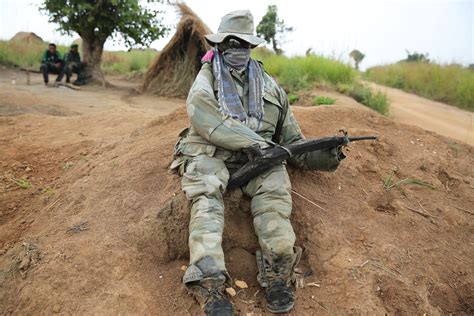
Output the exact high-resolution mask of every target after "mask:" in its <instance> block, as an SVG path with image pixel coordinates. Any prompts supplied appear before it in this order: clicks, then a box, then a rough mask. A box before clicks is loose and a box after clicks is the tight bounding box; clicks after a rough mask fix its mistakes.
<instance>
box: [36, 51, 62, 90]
mask: <svg viewBox="0 0 474 316" xmlns="http://www.w3.org/2000/svg"><path fill="white" fill-rule="evenodd" d="M40 71H41V72H42V73H43V80H44V84H45V85H48V82H49V73H50V72H51V73H54V74H57V75H58V76H57V78H56V83H59V82H61V80H62V79H63V75H64V61H63V60H62V59H61V54H60V53H59V52H58V51H57V50H56V45H55V44H53V43H51V44H49V46H48V49H47V50H45V51H44V54H43V58H42V59H41V66H40Z"/></svg>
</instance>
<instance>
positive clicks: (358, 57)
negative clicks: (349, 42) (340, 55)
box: [349, 49, 365, 70]
mask: <svg viewBox="0 0 474 316" xmlns="http://www.w3.org/2000/svg"><path fill="white" fill-rule="evenodd" d="M349 56H351V58H352V59H354V64H355V69H357V70H359V64H360V63H361V62H362V60H363V59H364V57H365V55H364V54H362V53H361V52H360V51H359V50H357V49H354V50H353V51H352V52H351V53H350V54H349Z"/></svg>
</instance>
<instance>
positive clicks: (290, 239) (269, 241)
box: [253, 211, 296, 255]
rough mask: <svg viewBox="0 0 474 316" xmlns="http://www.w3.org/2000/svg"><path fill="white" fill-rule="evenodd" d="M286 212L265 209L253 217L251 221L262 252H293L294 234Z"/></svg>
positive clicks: (280, 253) (282, 253)
mask: <svg viewBox="0 0 474 316" xmlns="http://www.w3.org/2000/svg"><path fill="white" fill-rule="evenodd" d="M285 213H286V212H279V211H267V212H264V213H261V214H260V215H258V216H256V217H254V220H253V223H254V228H255V232H256V234H257V236H258V241H259V244H260V247H261V248H262V251H263V253H264V254H275V255H286V254H292V253H293V246H294V245H295V240H296V236H295V233H294V231H293V227H292V226H291V222H290V219H289V218H288V217H287V216H286V214H285Z"/></svg>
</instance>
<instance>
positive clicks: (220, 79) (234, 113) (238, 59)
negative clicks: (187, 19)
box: [212, 48, 264, 125]
mask: <svg viewBox="0 0 474 316" xmlns="http://www.w3.org/2000/svg"><path fill="white" fill-rule="evenodd" d="M212 62H213V67H212V68H213V72H214V77H215V78H216V81H217V90H218V94H217V97H218V102H219V111H220V112H221V113H222V114H224V115H225V116H230V117H232V118H234V119H237V120H239V121H241V122H243V123H245V124H247V123H248V122H249V119H256V120H258V122H259V123H260V121H261V120H262V118H263V92H264V83H263V67H262V65H260V63H258V62H257V61H255V60H253V59H251V58H250V49H245V48H233V49H228V50H226V51H225V52H224V53H223V54H221V53H220V52H219V51H218V50H217V48H216V49H214V58H213V61H212ZM228 67H231V68H233V69H236V70H240V71H241V70H243V69H245V68H246V67H247V71H248V79H249V80H248V81H249V95H248V98H249V100H248V101H249V102H248V105H249V114H248V115H247V113H246V112H245V109H244V107H243V105H242V102H241V100H240V97H239V93H238V92H237V88H236V86H235V83H234V80H233V79H232V76H231V74H230V71H229V68H228ZM258 125H260V124H258Z"/></svg>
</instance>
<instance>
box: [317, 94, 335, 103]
mask: <svg viewBox="0 0 474 316" xmlns="http://www.w3.org/2000/svg"><path fill="white" fill-rule="evenodd" d="M334 103H336V99H333V98H330V97H325V96H322V95H318V96H317V97H315V98H314V99H313V105H333V104H334Z"/></svg>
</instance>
